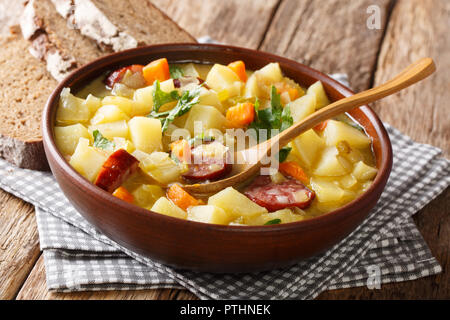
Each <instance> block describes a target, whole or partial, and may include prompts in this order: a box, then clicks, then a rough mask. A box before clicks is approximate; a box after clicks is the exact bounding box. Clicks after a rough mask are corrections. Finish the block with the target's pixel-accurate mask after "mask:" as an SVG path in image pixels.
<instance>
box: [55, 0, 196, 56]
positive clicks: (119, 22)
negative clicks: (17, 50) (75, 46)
mask: <svg viewBox="0 0 450 320" xmlns="http://www.w3.org/2000/svg"><path fill="white" fill-rule="evenodd" d="M52 2H53V3H54V4H55V6H56V8H57V10H58V12H59V13H60V14H61V15H62V16H63V17H65V18H66V19H68V21H69V22H70V23H71V24H72V25H73V26H74V27H76V28H78V29H79V30H80V32H81V33H82V34H83V35H85V36H87V37H90V38H91V39H93V40H95V41H96V42H97V44H98V45H99V46H100V47H102V48H103V49H104V50H108V49H112V50H113V51H120V50H124V49H129V48H133V47H136V46H142V45H150V44H158V43H169V42H195V41H196V40H195V38H194V37H192V36H191V35H190V34H189V33H187V32H186V31H185V30H183V29H182V28H181V27H179V26H178V25H177V24H176V23H175V22H174V21H173V20H171V19H170V18H169V17H168V16H167V15H166V14H164V13H163V12H162V11H161V10H159V9H158V8H156V7H155V6H154V5H153V4H152V3H151V2H150V1H149V0H52Z"/></svg>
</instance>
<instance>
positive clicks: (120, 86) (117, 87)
mask: <svg viewBox="0 0 450 320" xmlns="http://www.w3.org/2000/svg"><path fill="white" fill-rule="evenodd" d="M134 92H135V89H132V88H130V87H128V86H127V85H126V84H124V83H121V82H116V83H115V84H114V86H113V88H112V90H111V94H112V95H114V96H117V97H124V98H128V99H133V97H134Z"/></svg>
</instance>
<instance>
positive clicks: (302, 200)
mask: <svg viewBox="0 0 450 320" xmlns="http://www.w3.org/2000/svg"><path fill="white" fill-rule="evenodd" d="M244 194H245V195H246V196H247V197H248V198H249V199H250V200H252V201H253V202H255V203H257V204H258V205H260V206H261V207H264V208H266V209H267V210H269V212H273V211H277V210H280V209H285V208H292V207H297V208H300V209H305V208H307V207H308V206H309V205H310V204H311V202H312V201H313V200H314V197H315V193H314V191H311V190H309V189H308V188H307V187H306V186H305V185H304V184H303V183H301V182H300V181H298V180H295V179H290V178H289V179H287V180H285V181H283V182H281V183H273V182H272V180H271V179H270V176H258V177H257V178H256V179H255V180H254V181H253V182H252V184H251V185H249V186H248V187H247V188H246V190H245V191H244Z"/></svg>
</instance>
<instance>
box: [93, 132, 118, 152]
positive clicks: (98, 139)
mask: <svg viewBox="0 0 450 320" xmlns="http://www.w3.org/2000/svg"><path fill="white" fill-rule="evenodd" d="M92 135H93V136H94V147H96V148H99V149H103V150H110V151H113V150H114V148H115V146H116V145H115V143H114V142H112V141H109V140H108V139H106V138H105V137H104V136H103V135H102V134H101V133H100V131H98V130H94V132H92Z"/></svg>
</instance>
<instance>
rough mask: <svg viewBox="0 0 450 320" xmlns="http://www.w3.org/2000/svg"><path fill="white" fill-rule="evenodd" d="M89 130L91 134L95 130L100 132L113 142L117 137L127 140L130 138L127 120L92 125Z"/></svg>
mask: <svg viewBox="0 0 450 320" xmlns="http://www.w3.org/2000/svg"><path fill="white" fill-rule="evenodd" d="M88 129H89V132H90V133H91V134H92V132H94V131H95V130H98V131H100V132H101V134H102V135H103V136H104V137H105V138H107V139H109V140H112V139H113V138H115V137H122V138H125V139H127V138H128V136H129V134H128V124H127V122H126V121H125V120H121V121H115V122H108V123H101V124H96V125H91V126H89V128H88Z"/></svg>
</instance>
